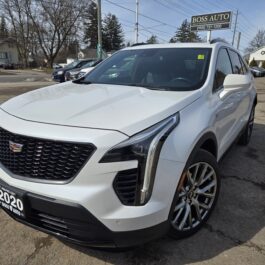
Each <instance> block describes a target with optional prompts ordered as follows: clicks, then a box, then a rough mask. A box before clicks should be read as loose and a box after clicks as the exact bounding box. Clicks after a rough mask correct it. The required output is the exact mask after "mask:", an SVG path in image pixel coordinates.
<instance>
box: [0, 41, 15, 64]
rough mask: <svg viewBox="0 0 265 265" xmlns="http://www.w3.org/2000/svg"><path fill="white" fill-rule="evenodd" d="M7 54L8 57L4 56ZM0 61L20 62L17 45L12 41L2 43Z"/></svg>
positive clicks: (0, 44) (0, 45)
mask: <svg viewBox="0 0 265 265" xmlns="http://www.w3.org/2000/svg"><path fill="white" fill-rule="evenodd" d="M3 55H7V58H3V57H5V56H3ZM0 63H13V64H18V63H19V56H18V51H17V48H16V46H15V45H13V44H11V43H0Z"/></svg>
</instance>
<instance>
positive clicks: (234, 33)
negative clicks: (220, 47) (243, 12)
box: [232, 10, 238, 46]
mask: <svg viewBox="0 0 265 265" xmlns="http://www.w3.org/2000/svg"><path fill="white" fill-rule="evenodd" d="M237 17H238V10H237V11H236V21H235V27H234V32H233V40H232V46H234V42H235V36H236V27H237Z"/></svg>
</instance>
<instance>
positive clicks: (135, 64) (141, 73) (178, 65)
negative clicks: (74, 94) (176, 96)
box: [80, 48, 211, 91]
mask: <svg viewBox="0 0 265 265" xmlns="http://www.w3.org/2000/svg"><path fill="white" fill-rule="evenodd" d="M210 55H211V49H209V48H153V49H135V50H123V51H120V52H117V53H116V54H114V55H113V56H111V57H110V58H109V59H108V60H106V61H104V62H102V63H101V64H100V65H98V66H97V67H96V68H95V69H94V70H93V71H92V72H90V74H88V75H87V76H86V77H85V78H84V80H82V81H81V80H80V82H82V83H87V84H90V83H97V84H115V85H128V86H142V87H147V88H150V89H160V90H173V91H187V90H194V89H198V88H199V87H201V86H202V85H203V83H204V82H205V79H206V77H207V72H208V67H209V61H210Z"/></svg>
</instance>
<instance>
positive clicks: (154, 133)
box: [100, 113, 179, 205]
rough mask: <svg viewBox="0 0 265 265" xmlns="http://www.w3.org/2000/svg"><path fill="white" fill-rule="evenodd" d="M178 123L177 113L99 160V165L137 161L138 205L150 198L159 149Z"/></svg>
mask: <svg viewBox="0 0 265 265" xmlns="http://www.w3.org/2000/svg"><path fill="white" fill-rule="evenodd" d="M178 122H179V114H178V113H177V114H174V115H172V116H170V117H168V118H167V119H165V120H163V121H161V122H159V123H157V124H155V125H154V126H152V127H150V128H148V129H146V130H144V131H142V132H140V133H137V134H136V135H134V136H132V137H130V138H129V139H128V140H126V141H124V142H122V143H120V144H118V145H117V146H115V147H114V148H112V149H111V150H109V151H108V152H107V153H106V154H105V155H104V156H103V158H102V159H101V160H100V163H113V162H121V161H130V160H137V161H138V174H139V175H140V176H139V180H140V181H139V189H138V190H139V194H138V205H143V204H145V203H146V202H147V201H148V200H149V199H150V197H151V193H152V188H153V183H154V178H155V173H156V168H157V163H158V159H159V154H160V151H161V148H162V146H163V143H164V142H165V140H166V138H167V137H168V135H169V134H170V132H171V131H172V130H173V129H174V128H175V127H176V126H177V124H178Z"/></svg>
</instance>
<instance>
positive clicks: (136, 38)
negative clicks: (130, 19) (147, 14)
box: [135, 0, 139, 43]
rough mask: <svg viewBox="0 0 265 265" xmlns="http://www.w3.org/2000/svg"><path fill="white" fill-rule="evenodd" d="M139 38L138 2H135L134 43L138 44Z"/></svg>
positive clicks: (137, 0)
mask: <svg viewBox="0 0 265 265" xmlns="http://www.w3.org/2000/svg"><path fill="white" fill-rule="evenodd" d="M138 37H139V0H136V12H135V43H138Z"/></svg>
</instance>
